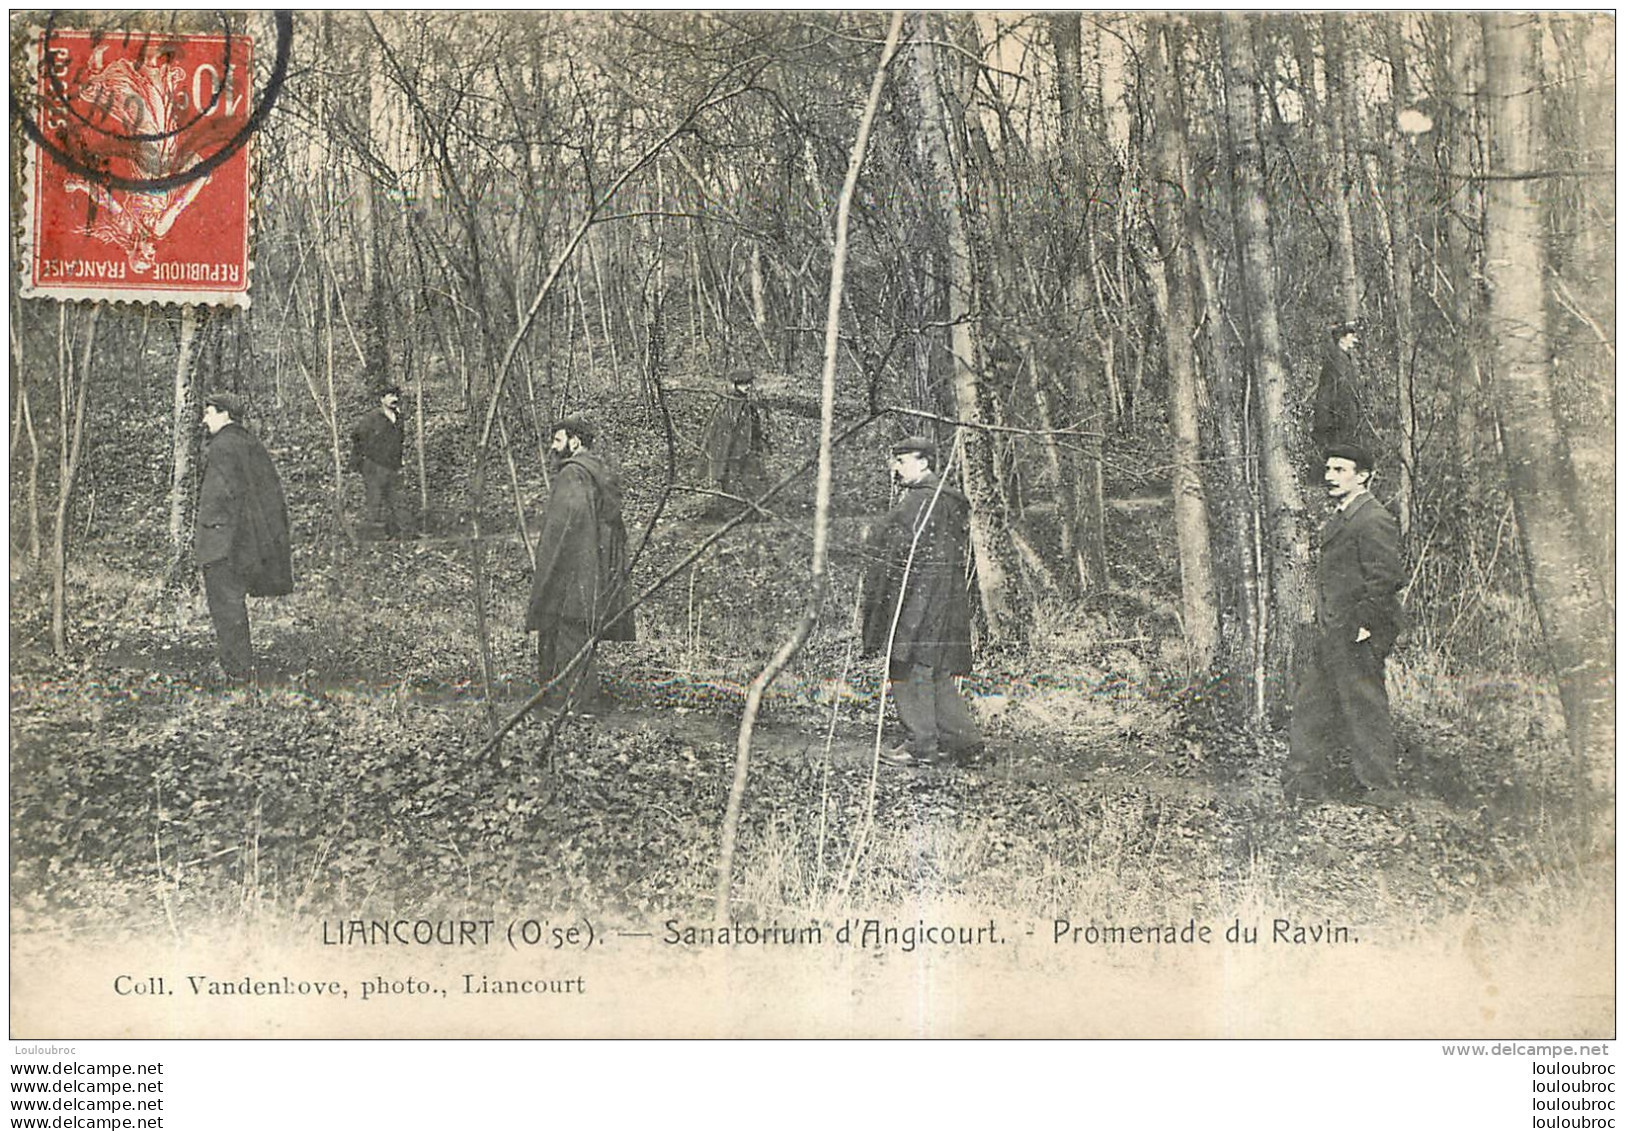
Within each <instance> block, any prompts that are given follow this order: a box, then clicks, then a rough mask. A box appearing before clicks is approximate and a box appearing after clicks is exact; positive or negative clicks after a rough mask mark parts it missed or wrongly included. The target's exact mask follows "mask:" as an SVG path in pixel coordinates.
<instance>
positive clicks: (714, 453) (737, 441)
mask: <svg viewBox="0 0 1625 1131" xmlns="http://www.w3.org/2000/svg"><path fill="white" fill-rule="evenodd" d="M728 381H729V383H730V384H731V385H732V386H733V391H732V392H731V393H724V394H723V395H722V397H721V398H720V399H719V400H718V402H717V406H716V408H715V409H714V410H713V411H712V413H711V421H710V423H709V424H707V425H706V429H705V470H706V478H707V479H708V480H709V481H710V484H711V487H712V489H713V490H716V491H720V492H722V494H723V495H731V496H734V498H739V499H746V500H754V499H755V498H756V497H757V496H758V495H760V494H761V493H762V487H763V483H764V481H765V480H766V477H767V476H766V469H765V468H764V466H763V457H764V455H765V454H766V452H767V424H768V421H767V413H766V410H765V409H763V408H762V406H761V404H760V403H759V402H758V401H757V400H756V398H755V397H754V396H752V394H751V386H752V385H753V384H755V382H756V376H755V374H753V373H751V371H750V370H748V369H736V370H734V371H733V372H732V373H730V374H729V375H728ZM739 506H740V504H738V503H735V502H734V501H733V500H732V499H728V498H723V497H721V496H712V498H711V501H710V503H709V505H708V506H707V507H706V514H707V515H708V516H710V517H712V518H726V517H728V516H729V515H731V514H733V513H734V512H735V511H736V510H737V509H738V508H739ZM752 517H759V516H758V515H757V514H755V513H753V516H752Z"/></svg>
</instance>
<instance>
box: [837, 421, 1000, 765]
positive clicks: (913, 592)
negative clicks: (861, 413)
mask: <svg viewBox="0 0 1625 1131" xmlns="http://www.w3.org/2000/svg"><path fill="white" fill-rule="evenodd" d="M936 466H937V447H936V445H935V444H934V443H933V442H932V441H931V440H929V439H927V438H926V437H924V436H910V437H909V438H908V439H906V440H903V441H901V442H899V443H897V444H894V445H893V446H892V460H891V468H892V472H893V474H895V475H896V476H897V477H898V478H899V479H901V480H902V484H903V493H902V497H901V498H900V499H899V500H898V503H897V506H895V507H894V508H892V510H891V513H889V514H888V515H887V516H886V517H885V518H884V519H883V520H882V521H881V523H880V525H879V526H877V527H876V528H875V530H874V532H873V533H872V534H871V535H870V538H869V544H868V549H867V554H868V557H869V568H868V572H867V574H866V576H865V578H864V585H863V651H864V654H865V655H878V654H881V653H884V652H885V651H886V645H887V642H888V641H890V643H891V663H890V667H889V669H888V672H887V678H888V679H890V680H891V682H892V690H893V694H894V695H895V696H896V699H897V715H898V718H899V719H900V720H901V721H902V724H903V729H904V731H906V732H907V734H908V741H907V742H906V743H905V744H904V745H903V746H899V747H898V748H897V749H895V750H890V751H887V752H885V753H883V754H882V755H881V758H882V759H883V760H885V761H886V762H888V763H890V764H892V765H898V766H909V765H919V764H928V763H932V762H952V761H958V762H969V761H971V760H973V759H975V758H976V757H977V756H978V755H980V754H981V752H982V750H983V743H982V734H981V732H980V731H979V730H978V729H977V727H976V721H975V720H974V719H972V718H971V715H970V712H969V711H968V710H967V709H966V707H965V701H964V700H963V699H962V698H961V697H960V694H959V688H958V686H957V685H956V684H955V682H954V677H955V676H959V675H964V674H965V673H967V672H969V671H970V667H971V648H970V601H969V600H968V598H967V597H966V596H965V546H966V540H967V524H968V521H969V516H970V504H969V503H968V502H967V501H966V499H965V496H964V495H962V494H960V493H959V492H958V491H956V490H954V489H953V488H952V487H949V486H947V485H946V484H945V483H943V482H941V478H940V476H939V474H938V472H937V470H936ZM894 622H895V624H896V631H895V634H894V633H893V628H892V626H893V624H894Z"/></svg>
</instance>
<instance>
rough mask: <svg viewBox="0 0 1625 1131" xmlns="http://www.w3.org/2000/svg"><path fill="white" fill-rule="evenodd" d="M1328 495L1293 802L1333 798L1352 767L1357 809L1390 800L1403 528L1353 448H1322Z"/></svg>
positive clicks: (1301, 687) (1296, 716) (1300, 700)
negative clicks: (1336, 780)
mask: <svg viewBox="0 0 1625 1131" xmlns="http://www.w3.org/2000/svg"><path fill="white" fill-rule="evenodd" d="M1324 478H1325V483H1326V493H1327V495H1328V496H1329V497H1330V498H1331V500H1332V502H1334V503H1335V504H1336V505H1337V509H1336V511H1335V512H1334V513H1333V514H1332V516H1331V518H1329V519H1328V520H1327V522H1326V525H1325V527H1324V528H1323V529H1322V530H1321V534H1320V561H1319V564H1318V566H1317V569H1316V574H1315V627H1314V634H1313V639H1312V641H1311V643H1310V650H1309V654H1308V655H1306V656H1304V657H1301V661H1300V666H1299V677H1298V688H1297V694H1296V696H1295V698H1294V700H1293V705H1292V731H1291V743H1292V746H1291V751H1290V753H1289V754H1288V756H1287V768H1286V775H1285V778H1284V780H1283V783H1282V784H1283V787H1284V790H1285V792H1286V794H1287V797H1288V799H1289V800H1294V801H1296V800H1307V801H1318V800H1324V799H1327V798H1329V797H1332V796H1335V795H1336V794H1338V793H1339V792H1340V791H1339V790H1337V789H1335V788H1332V786H1331V783H1330V775H1331V774H1333V773H1336V772H1337V771H1339V770H1341V769H1342V763H1343V759H1344V757H1345V756H1346V758H1347V763H1348V766H1349V768H1351V769H1352V770H1353V772H1354V777H1355V778H1357V779H1358V780H1359V784H1360V786H1361V787H1362V790H1361V791H1357V793H1356V797H1355V799H1356V800H1365V801H1370V802H1373V803H1376V804H1385V803H1387V802H1389V801H1391V800H1392V799H1393V791H1394V787H1395V777H1394V728H1393V722H1392V720H1391V719H1390V718H1389V714H1388V692H1387V688H1386V687H1385V685H1384V682H1383V665H1384V662H1385V661H1386V659H1387V657H1388V653H1389V651H1390V650H1391V649H1392V648H1393V646H1394V640H1395V638H1397V637H1398V635H1399V632H1400V630H1401V628H1403V626H1404V614H1403V611H1402V610H1401V608H1400V603H1399V587H1400V585H1401V583H1402V582H1403V580H1404V578H1403V573H1402V566H1401V562H1400V552H1399V523H1398V522H1396V521H1395V520H1394V516H1393V515H1392V514H1390V513H1389V512H1388V509H1387V508H1386V507H1384V506H1383V505H1382V504H1381V503H1379V502H1378V501H1377V500H1376V498H1375V497H1374V496H1373V495H1372V494H1371V492H1370V491H1369V490H1368V489H1367V483H1368V482H1369V480H1370V478H1371V456H1370V454H1369V453H1367V452H1366V451H1365V450H1364V449H1363V448H1361V447H1358V446H1356V445H1354V444H1334V445H1331V446H1329V447H1328V448H1327V449H1326V472H1325V477H1324Z"/></svg>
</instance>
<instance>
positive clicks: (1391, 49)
mask: <svg viewBox="0 0 1625 1131" xmlns="http://www.w3.org/2000/svg"><path fill="white" fill-rule="evenodd" d="M1383 19H1384V22H1385V31H1386V37H1387V48H1388V66H1389V71H1390V74H1391V76H1392V79H1391V92H1392V95H1393V99H1392V101H1391V102H1390V104H1389V122H1388V130H1389V135H1390V137H1391V138H1392V142H1391V143H1390V145H1389V148H1388V192H1389V197H1388V216H1389V221H1388V236H1389V241H1390V243H1389V252H1388V258H1389V263H1390V266H1391V269H1392V271H1393V282H1394V340H1395V353H1396V357H1395V359H1394V360H1395V362H1396V366H1395V370H1394V372H1395V373H1396V374H1397V376H1398V388H1397V390H1396V392H1397V394H1398V402H1399V403H1398V413H1397V416H1398V420H1399V489H1398V490H1397V491H1396V492H1395V493H1394V500H1393V502H1394V511H1395V515H1396V517H1398V519H1399V529H1400V531H1401V533H1409V532H1410V529H1411V496H1412V495H1413V494H1414V493H1415V490H1416V488H1415V483H1416V391H1415V388H1414V384H1415V382H1414V376H1415V364H1416V354H1417V345H1416V326H1415V321H1416V320H1415V317H1414V315H1413V313H1412V309H1411V200H1410V196H1411V194H1410V177H1409V172H1408V170H1409V168H1410V160H1411V150H1412V146H1411V143H1410V140H1409V135H1407V134H1406V133H1405V131H1404V130H1403V129H1402V128H1400V125H1399V114H1400V111H1402V110H1405V109H1406V108H1408V107H1409V106H1410V104H1411V83H1410V72H1409V70H1408V69H1407V67H1406V61H1405V59H1406V56H1405V40H1404V37H1403V36H1402V35H1401V31H1402V24H1401V22H1400V21H1401V20H1403V19H1404V17H1403V16H1397V15H1389V16H1385V17H1383Z"/></svg>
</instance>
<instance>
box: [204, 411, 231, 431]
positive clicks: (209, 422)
mask: <svg viewBox="0 0 1625 1131" xmlns="http://www.w3.org/2000/svg"><path fill="white" fill-rule="evenodd" d="M230 423H231V415H230V414H229V413H227V412H223V411H221V410H220V409H218V408H216V407H215V406H214V405H212V404H206V405H204V406H203V427H205V428H207V429H208V430H209V435H211V436H213V435H214V434H215V433H216V432H218V431H220V429H222V428H224V427H225V426H226V425H228V424H230Z"/></svg>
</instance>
